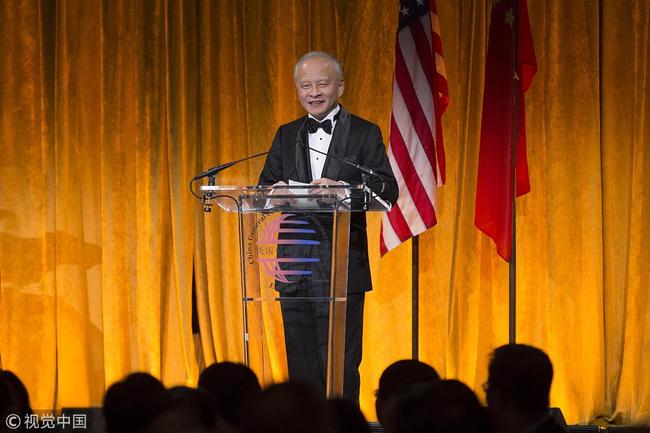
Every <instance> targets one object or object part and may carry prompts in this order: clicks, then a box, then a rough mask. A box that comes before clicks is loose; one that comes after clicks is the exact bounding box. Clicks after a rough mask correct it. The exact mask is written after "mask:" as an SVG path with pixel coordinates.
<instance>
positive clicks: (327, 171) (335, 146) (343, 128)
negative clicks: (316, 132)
mask: <svg viewBox="0 0 650 433" xmlns="http://www.w3.org/2000/svg"><path fill="white" fill-rule="evenodd" d="M338 116H339V117H338V120H337V121H336V127H335V128H334V132H333V133H332V134H333V135H332V141H331V142H330V148H329V150H328V151H327V153H328V156H327V158H326V159H325V166H324V167H323V177H326V178H328V179H333V180H339V179H338V176H339V173H340V172H341V163H340V162H339V161H337V160H336V159H334V158H332V157H330V156H329V155H334V156H336V157H338V158H343V157H344V156H345V151H346V149H347V146H348V136H349V135H350V113H348V111H347V110H346V109H345V108H343V106H341V110H340V111H339V114H338Z"/></svg>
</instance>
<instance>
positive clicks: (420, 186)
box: [380, 0, 449, 256]
mask: <svg viewBox="0 0 650 433" xmlns="http://www.w3.org/2000/svg"><path fill="white" fill-rule="evenodd" d="M448 102H449V92H448V85H447V75H446V73H445V63H444V60H443V57H442V39H441V38H440V24H439V22H438V14H437V12H436V5H435V0H429V1H427V0H401V1H400V5H399V27H398V29H397V40H396V41H395V75H394V77H393V109H392V115H391V124H390V143H389V149H388V159H389V161H390V164H391V167H392V169H393V173H394V174H395V177H396V178H397V184H398V186H399V199H398V200H397V203H396V205H395V206H394V207H393V209H392V210H391V211H390V212H388V213H386V214H384V216H383V219H382V230H381V238H380V250H381V255H382V256H383V255H384V254H386V253H387V252H388V251H390V250H392V249H393V248H395V247H397V246H398V245H399V244H400V243H402V242H404V241H406V240H407V239H409V238H411V237H413V236H416V235H418V234H420V233H422V232H424V231H426V230H427V229H429V228H431V227H433V226H434V225H435V224H436V222H437V219H436V188H437V187H438V186H441V185H442V184H444V182H445V151H444V148H443V146H442V128H441V119H440V117H441V115H442V113H443V112H444V110H445V109H446V108H447V104H448Z"/></svg>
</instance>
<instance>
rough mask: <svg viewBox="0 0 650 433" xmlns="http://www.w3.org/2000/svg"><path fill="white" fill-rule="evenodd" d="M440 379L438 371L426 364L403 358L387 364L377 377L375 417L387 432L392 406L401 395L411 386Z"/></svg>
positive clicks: (391, 415)
mask: <svg viewBox="0 0 650 433" xmlns="http://www.w3.org/2000/svg"><path fill="white" fill-rule="evenodd" d="M438 380H440V377H439V376H438V373H437V372H436V370H434V369H433V367H431V366H430V365H428V364H425V363H423V362H420V361H417V360H414V359H404V360H401V361H397V362H394V363H393V364H391V365H389V366H388V367H387V368H386V369H385V370H384V372H383V373H382V374H381V377H380V378H379V388H377V392H376V393H375V394H376V397H377V399H376V401H375V409H376V410H377V419H378V420H379V422H380V423H381V425H382V426H383V427H384V430H385V431H386V432H387V433H390V432H391V431H392V422H393V419H394V416H393V406H394V403H395V402H396V401H397V400H399V399H400V398H402V397H405V396H407V395H409V393H410V391H411V388H413V387H417V386H421V385H422V384H430V383H434V382H436V381H438Z"/></svg>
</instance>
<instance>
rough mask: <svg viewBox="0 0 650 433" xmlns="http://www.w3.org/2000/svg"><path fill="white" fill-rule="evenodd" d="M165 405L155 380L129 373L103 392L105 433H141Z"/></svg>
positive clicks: (145, 375) (162, 387)
mask: <svg viewBox="0 0 650 433" xmlns="http://www.w3.org/2000/svg"><path fill="white" fill-rule="evenodd" d="M165 404H166V394H165V387H164V386H163V384H162V383H160V381H159V380H158V379H156V378H155V377H153V376H152V375H150V374H148V373H132V374H130V375H128V376H126V377H125V378H124V379H123V380H121V381H119V382H116V383H114V384H113V385H111V386H110V387H109V388H108V390H107V391H106V395H105V396H104V407H103V411H104V417H105V419H106V429H107V430H108V432H109V433H131V432H138V431H142V430H144V429H145V428H147V426H148V425H149V422H150V421H151V419H152V418H153V417H154V416H155V414H156V413H157V412H158V411H159V410H160V409H161V408H162V407H164V406H165Z"/></svg>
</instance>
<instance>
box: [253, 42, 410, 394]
mask: <svg viewBox="0 0 650 433" xmlns="http://www.w3.org/2000/svg"><path fill="white" fill-rule="evenodd" d="M294 81H295V85H296V93H297V96H298V100H299V101H300V104H301V105H302V107H303V108H304V109H305V111H306V112H307V116H303V117H301V118H299V119H296V120H294V121H293V122H290V123H287V124H285V125H282V126H280V127H279V128H278V130H277V132H276V134H275V138H274V139H273V144H272V146H271V150H270V152H269V154H268V157H267V160H266V163H265V165H264V168H263V170H262V173H261V175H260V179H259V184H260V185H286V184H287V183H288V182H289V181H290V180H293V181H298V182H303V183H309V184H311V185H314V186H315V188H318V187H319V186H321V185H337V184H344V185H345V184H350V185H355V184H360V183H361V182H362V172H361V171H360V170H359V169H357V168H355V167H352V166H350V165H347V164H345V163H342V162H341V161H340V159H341V158H344V159H347V160H349V161H354V162H356V163H358V164H360V165H362V166H365V167H368V168H371V169H372V170H374V171H375V172H376V173H377V174H378V175H379V176H377V177H372V176H371V177H370V178H369V179H368V185H369V186H370V188H371V189H372V190H373V191H374V192H375V193H376V194H377V195H379V196H380V197H381V198H382V199H383V200H385V201H387V202H389V203H395V202H396V201H397V195H398V188H397V181H396V180H395V177H394V175H393V172H392V170H391V167H390V164H389V162H388V158H387V156H386V148H385V146H384V143H383V140H382V136H381V131H380V129H379V127H378V126H377V125H375V124H373V123H370V122H368V121H366V120H364V119H361V118H360V117H357V116H355V115H353V114H351V113H349V112H348V111H347V110H346V109H345V108H343V107H342V106H341V105H340V104H339V102H338V99H339V98H340V97H341V95H343V90H344V88H345V82H344V79H343V71H342V68H341V64H340V62H339V61H338V59H336V58H335V57H334V56H332V55H330V54H327V53H323V52H318V51H312V52H309V53H307V54H305V55H304V56H302V57H301V58H300V60H298V62H297V63H296V66H295V70H294ZM319 152H322V153H319ZM324 154H326V155H327V156H326V155H324ZM337 158H338V159H339V160H337ZM325 225H327V224H325ZM330 225H331V224H330ZM316 286H317V285H314V284H312V282H310V281H308V280H304V281H301V283H299V284H294V285H293V286H292V287H281V285H280V284H278V283H276V289H277V290H279V291H280V292H281V296H282V297H283V298H290V297H292V296H293V297H305V296H314V295H318V294H319V293H320V294H322V295H326V293H324V291H325V290H326V288H325V287H320V288H319V287H316ZM371 289H372V281H371V278H370V267H369V261H368V239H367V235H366V216H365V214H364V213H363V212H353V214H352V216H351V222H350V241H349V264H348V298H347V308H346V331H345V332H346V335H345V337H346V338H345V367H344V369H345V372H344V385H343V395H344V397H346V398H348V399H350V400H352V401H355V402H358V400H359V364H360V363H361V344H362V325H363V305H364V294H365V292H366V291H369V290H371ZM297 305H300V303H294V304H290V303H288V302H287V303H284V302H283V303H282V313H283V320H284V327H285V341H286V345H287V359H288V363H289V376H290V379H291V380H294V381H300V382H305V383H308V384H311V385H313V386H315V387H318V388H320V389H321V390H323V391H324V389H325V371H326V359H327V358H326V353H327V331H328V329H327V315H326V314H324V313H323V311H321V310H322V309H321V308H319V307H318V306H311V307H307V306H305V304H304V303H303V304H302V305H303V307H296V306H297Z"/></svg>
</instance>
